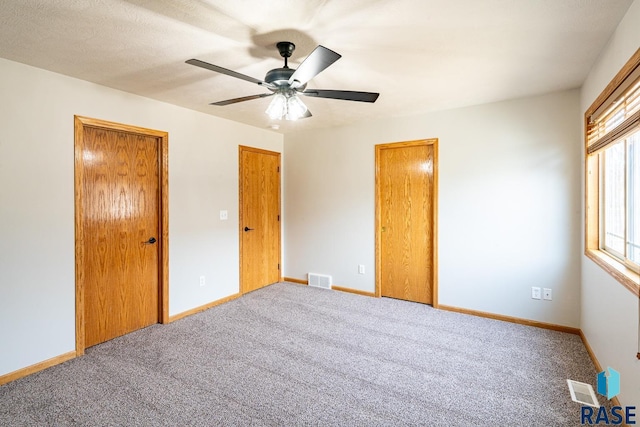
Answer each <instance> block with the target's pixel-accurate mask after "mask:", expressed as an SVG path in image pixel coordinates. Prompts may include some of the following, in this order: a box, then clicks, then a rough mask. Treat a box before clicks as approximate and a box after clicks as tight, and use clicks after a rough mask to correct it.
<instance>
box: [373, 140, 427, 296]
mask: <svg viewBox="0 0 640 427" xmlns="http://www.w3.org/2000/svg"><path fill="white" fill-rule="evenodd" d="M436 160H437V140H425V141H413V142H406V143H396V144H384V145H378V146H376V225H377V227H376V228H377V232H376V255H377V256H376V258H377V259H376V294H377V295H378V296H385V297H391V298H398V299H403V300H408V301H415V302H420V303H424V304H434V305H435V304H436V298H435V292H436V247H435V242H436V239H435V237H436V221H435V218H436V174H437V169H436V167H437V165H436Z"/></svg>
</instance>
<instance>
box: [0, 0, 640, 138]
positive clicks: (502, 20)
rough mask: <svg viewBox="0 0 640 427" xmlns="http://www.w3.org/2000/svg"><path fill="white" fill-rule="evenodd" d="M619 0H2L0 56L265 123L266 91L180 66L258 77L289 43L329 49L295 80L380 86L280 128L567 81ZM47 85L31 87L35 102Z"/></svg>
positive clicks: (617, 12) (588, 55)
mask: <svg viewBox="0 0 640 427" xmlns="http://www.w3.org/2000/svg"><path fill="white" fill-rule="evenodd" d="M631 3H632V0H304V1H303V0H270V1H266V0H235V1H232V0H2V1H0V57H4V58H7V59H10V60H14V61H18V62H22V63H25V64H29V65H33V66H36V67H40V68H44V69H47V70H51V71H55V72H58V73H62V74H66V75H69V76H73V77H77V78H80V79H83V80H88V81H91V82H95V83H99V84H102V85H105V86H109V87H112V88H116V89H120V90H123V91H126V92H131V93H136V94H139V95H142V96H146V97H149V98H154V99H157V100H160V101H165V102H168V103H172V104H176V105H181V106H184V107H187V108H190V109H193V110H198V111H202V112H205V113H208V114H212V115H215V116H219V117H225V118H228V119H231V120H235V121H239V122H242V123H247V124H250V125H254V126H258V127H262V128H268V127H269V125H270V124H271V123H270V120H269V118H268V117H267V115H266V114H265V113H264V110H265V109H266V107H267V105H268V104H269V102H270V98H264V99H257V100H253V101H247V102H243V103H239V104H234V105H230V106H225V107H217V106H210V105H208V104H209V103H210V102H214V101H221V100H225V99H229V98H236V97H241V96H247V95H253V94H259V93H265V92H267V91H266V90H264V89H263V88H261V87H259V86H257V85H254V84H252V83H249V82H246V81H243V80H239V79H235V78H232V77H229V76H226V75H222V74H218V73H214V72H211V71H208V70H204V69H201V68H197V67H194V66H191V65H187V64H185V63H184V61H185V60H187V59H190V58H197V59H201V60H203V61H207V62H210V63H213V64H216V65H219V66H222V67H225V68H229V69H232V70H235V71H238V72H241V73H244V74H247V75H249V76H252V77H255V78H258V79H261V80H262V79H263V78H264V75H265V73H266V72H267V71H268V70H270V69H272V68H277V67H281V66H282V58H280V56H279V55H278V52H277V49H276V48H275V43H277V42H278V41H283V40H286V41H292V42H294V43H295V44H296V45H297V49H296V51H295V53H294V55H293V57H292V59H291V62H290V64H289V65H290V66H291V67H293V68H295V67H296V66H297V64H299V63H300V62H301V61H302V60H303V59H304V58H305V57H306V55H308V54H309V53H310V52H311V51H312V50H313V48H314V47H315V46H316V45H318V44H321V45H323V46H326V47H327V48H329V49H331V50H334V51H336V52H338V53H340V54H341V55H342V58H341V59H340V60H338V61H337V62H336V63H335V64H333V65H332V66H331V67H329V68H328V69H326V70H325V71H324V72H322V73H321V74H320V75H318V76H317V77H315V78H314V79H313V80H312V81H311V82H310V83H309V85H308V88H319V89H340V90H357V91H368V92H380V94H381V95H380V98H379V99H378V101H377V102H376V103H375V104H369V103H361V102H349V101H340V100H332V99H321V98H310V97H305V98H304V102H305V103H306V104H307V105H308V106H309V109H310V110H311V112H312V113H313V117H311V118H308V119H303V120H299V121H297V122H285V121H283V122H278V123H279V124H280V125H281V126H280V130H279V131H280V132H288V131H292V130H298V129H314V128H320V127H328V126H339V125H344V124H348V123H352V122H356V121H361V120H373V119H376V118H379V117H385V116H396V115H410V114H416V113H420V112H425V111H432V110H440V109H447V108H455V107H461V106H467V105H474V104H481V103H486V102H492V101H499V100H504V99H511V98H517V97H522V96H528V95H534V94H541V93H546V92H551V91H557V90H563V89H570V88H576V87H579V86H580V85H581V84H582V82H583V81H584V79H585V77H586V75H587V73H588V72H589V70H590V68H591V65H592V64H593V63H594V61H595V59H596V57H597V55H598V53H599V52H600V50H601V49H602V47H603V46H604V45H605V43H606V42H607V40H608V39H609V37H610V36H611V34H612V32H613V31H614V29H615V27H616V26H617V24H618V22H619V21H620V20H621V19H622V17H623V16H624V14H625V12H626V11H627V9H628V7H629V6H630V5H631ZM46 97H47V94H46V93H43V94H42V98H43V102H46Z"/></svg>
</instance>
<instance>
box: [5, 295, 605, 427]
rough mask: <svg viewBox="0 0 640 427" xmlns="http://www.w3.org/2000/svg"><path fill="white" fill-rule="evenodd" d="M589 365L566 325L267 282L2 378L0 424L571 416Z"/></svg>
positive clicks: (487, 421) (553, 422) (443, 422)
mask: <svg viewBox="0 0 640 427" xmlns="http://www.w3.org/2000/svg"><path fill="white" fill-rule="evenodd" d="M595 375H596V371H595V368H594V366H593V364H592V363H591V360H590V359H589V356H588V354H587V352H586V350H585V348H584V346H583V344H582V342H581V341H580V338H579V337H578V336H575V335H570V334H565V333H560V332H554V331H548V330H543V329H537V328H532V327H526V326H522V325H515V324H510V323H505V322H499V321H494V320H489V319H483V318H478V317H473V316H467V315H462V314H458V313H451V312H445V311H439V310H434V309H433V308H431V307H429V306H425V305H421V304H414V303H408V302H404V301H397V300H392V299H387V298H382V299H376V298H370V297H364V296H358V295H352V294H346V293H341V292H336V291H328V290H322V289H315V288H310V287H307V286H300V285H293V284H276V285H272V286H269V287H267V288H264V289H261V290H258V291H255V292H252V293H250V294H247V295H245V296H243V297H241V298H239V299H236V300H234V301H231V302H229V303H226V304H223V305H220V306H217V307H214V308H212V309H209V310H207V311H205V312H202V313H200V314H197V315H193V316H190V317H187V318H185V319H182V320H179V321H177V322H174V323H172V324H169V325H154V326H151V327H149V328H146V329H143V330H140V331H137V332H134V333H132V334H129V335H127V336H124V337H120V338H117V339H115V340H112V341H109V342H106V343H104V344H101V345H98V346H95V347H93V348H90V349H88V351H87V355H86V356H84V357H81V358H77V359H74V360H71V361H68V362H66V363H64V364H61V365H58V366H55V367H53V368H50V369H47V370H45V371H42V372H39V373H37V374H34V375H31V376H29V377H26V378H22V379H20V380H17V381H14V382H12V383H9V384H6V385H4V386H1V387H0V425H2V426H44V425H47V426H49V425H52V426H53V425H56V426H66V425H86V426H165V425H166V426H215V425H235V426H247V425H256V426H258V425H272V426H298V425H309V426H313V425H318V426H323V425H335V426H378V425H384V426H402V425H424V426H545V427H550V426H575V425H580V415H579V414H580V405H578V404H577V403H573V402H571V400H570V398H569V395H568V390H567V385H566V378H572V379H575V380H578V381H583V382H587V383H591V384H593V383H594V380H595ZM601 403H603V404H604V403H605V402H604V401H601Z"/></svg>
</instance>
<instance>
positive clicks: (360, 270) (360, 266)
mask: <svg viewBox="0 0 640 427" xmlns="http://www.w3.org/2000/svg"><path fill="white" fill-rule="evenodd" d="M358 274H364V265H362V264H358Z"/></svg>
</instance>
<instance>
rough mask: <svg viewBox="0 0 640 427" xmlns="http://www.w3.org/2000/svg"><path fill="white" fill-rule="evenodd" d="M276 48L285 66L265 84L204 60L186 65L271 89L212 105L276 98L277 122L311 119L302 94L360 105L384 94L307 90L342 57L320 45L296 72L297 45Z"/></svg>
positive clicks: (273, 103)
mask: <svg viewBox="0 0 640 427" xmlns="http://www.w3.org/2000/svg"><path fill="white" fill-rule="evenodd" d="M276 46H277V48H278V51H279V52H280V56H282V57H283V58H284V67H282V68H274V69H273V70H270V71H268V72H267V74H266V76H265V78H264V81H262V80H258V79H255V78H253V77H250V76H247V75H245V74H242V73H238V72H236V71H232V70H228V69H226V68H222V67H219V66H217V65H213V64H209V63H208V62H204V61H200V60H199V59H190V60H188V61H186V62H187V64H191V65H195V66H197V67H201V68H206V69H207V70H211V71H215V72H217V73H222V74H226V75H228V76H231V77H235V78H237V79H242V80H246V81H248V82H251V83H256V84H257V85H259V86H263V87H265V88H267V89H268V90H270V91H271V93H262V94H259V95H250V96H243V97H241V98H233V99H227V100H226V101H218V102H212V103H211V105H220V106H224V105H230V104H235V103H238V102H244V101H250V100H252V99H258V98H265V97H268V96H274V99H273V100H272V101H271V104H269V107H268V108H267V110H266V113H267V114H268V115H269V117H270V118H271V119H274V120H276V119H277V120H281V119H283V118H284V119H286V120H297V119H299V118H305V117H311V112H310V111H309V109H308V108H307V106H306V105H305V104H304V103H303V102H302V101H301V100H300V98H299V97H298V95H299V94H301V95H305V96H315V97H318V98H331V99H342V100H345V101H360V102H376V99H378V96H379V95H380V94H379V93H373V92H355V91H350V90H326V89H307V82H309V80H311V79H312V78H314V77H315V76H317V75H318V74H320V73H321V72H322V71H323V70H324V69H326V68H327V67H329V66H330V65H331V64H333V63H334V62H336V61H337V60H338V59H340V57H341V55H340V54H337V53H336V52H334V51H332V50H330V49H327V48H326V47H324V46H318V47H316V48H315V49H314V50H313V52H311V54H310V55H309V56H307V58H306V59H305V60H304V61H303V62H302V64H300V66H299V67H298V68H297V69H294V68H289V66H288V64H287V61H288V58H290V57H291V54H292V53H293V51H294V50H295V48H296V46H295V45H294V44H293V43H291V42H279V43H278V44H276Z"/></svg>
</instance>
